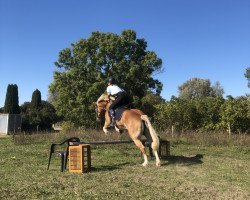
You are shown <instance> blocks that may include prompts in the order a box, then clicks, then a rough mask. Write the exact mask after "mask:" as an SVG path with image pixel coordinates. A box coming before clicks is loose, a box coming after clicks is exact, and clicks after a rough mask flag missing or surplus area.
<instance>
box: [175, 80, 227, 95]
mask: <svg viewBox="0 0 250 200" xmlns="http://www.w3.org/2000/svg"><path fill="white" fill-rule="evenodd" d="M178 90H179V97H180V98H182V99H192V98H196V97H209V96H213V97H214V96H218V97H222V95H223V93H224V91H223V88H222V87H221V86H220V83H219V82H218V81H217V82H216V83H215V86H213V87H212V86H211V82H210V80H209V79H200V78H192V79H190V80H188V81H186V82H185V83H183V84H182V85H181V86H179V87H178Z"/></svg>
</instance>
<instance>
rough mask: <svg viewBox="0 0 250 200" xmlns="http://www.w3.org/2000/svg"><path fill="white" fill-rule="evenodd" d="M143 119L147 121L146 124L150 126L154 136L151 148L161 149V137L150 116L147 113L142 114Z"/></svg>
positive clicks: (151, 133) (150, 131)
mask: <svg viewBox="0 0 250 200" xmlns="http://www.w3.org/2000/svg"><path fill="white" fill-rule="evenodd" d="M141 119H142V120H143V121H144V122H145V124H146V126H147V127H148V129H149V133H150V135H151V137H152V140H153V142H152V144H151V148H152V149H153V150H155V151H158V149H159V145H160V141H159V138H158V136H157V134H156V132H155V130H154V128H153V126H152V124H151V122H150V121H149V118H148V116H147V115H141Z"/></svg>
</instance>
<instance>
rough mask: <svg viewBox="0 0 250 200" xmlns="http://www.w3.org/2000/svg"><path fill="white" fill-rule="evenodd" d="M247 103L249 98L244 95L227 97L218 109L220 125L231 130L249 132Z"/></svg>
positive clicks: (249, 119)
mask: <svg viewBox="0 0 250 200" xmlns="http://www.w3.org/2000/svg"><path fill="white" fill-rule="evenodd" d="M249 105H250V102H249V99H248V98H247V97H244V96H242V97H237V98H235V99H231V98H229V99H227V100H226V101H225V103H224V104H223V106H222V107H221V111H220V114H221V123H222V126H223V127H224V128H227V129H229V130H230V131H232V132H238V133H242V132H249V131H250V116H249V113H250V111H249V108H250V106H249Z"/></svg>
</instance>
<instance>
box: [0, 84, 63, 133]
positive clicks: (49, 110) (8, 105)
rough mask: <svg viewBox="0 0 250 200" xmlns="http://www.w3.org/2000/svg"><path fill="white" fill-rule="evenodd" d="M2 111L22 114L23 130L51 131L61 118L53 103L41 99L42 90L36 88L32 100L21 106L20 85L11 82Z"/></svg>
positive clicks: (0, 111) (0, 110)
mask: <svg viewBox="0 0 250 200" xmlns="http://www.w3.org/2000/svg"><path fill="white" fill-rule="evenodd" d="M0 113H8V114H21V116H22V127H21V130H22V131H27V132H33V131H49V130H51V128H52V124H53V123H56V122H57V121H59V120H60V118H59V117H58V115H57V114H56V110H55V108H54V106H53V105H52V104H50V103H49V102H47V101H43V100H42V99H41V92H40V91H39V90H38V89H36V90H35V91H34V92H33V93H32V99H31V102H25V103H24V104H22V105H21V106H19V97H18V86H17V85H16V84H9V85H8V87H7V92H6V98H5V104H4V107H3V108H2V109H0Z"/></svg>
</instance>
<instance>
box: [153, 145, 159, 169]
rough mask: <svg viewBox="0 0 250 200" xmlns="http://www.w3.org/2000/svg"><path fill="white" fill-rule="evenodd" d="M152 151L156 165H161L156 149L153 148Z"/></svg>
mask: <svg viewBox="0 0 250 200" xmlns="http://www.w3.org/2000/svg"><path fill="white" fill-rule="evenodd" d="M153 152H154V155H155V159H156V166H158V167H159V166H161V161H160V158H159V155H158V152H157V150H154V149H153Z"/></svg>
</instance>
